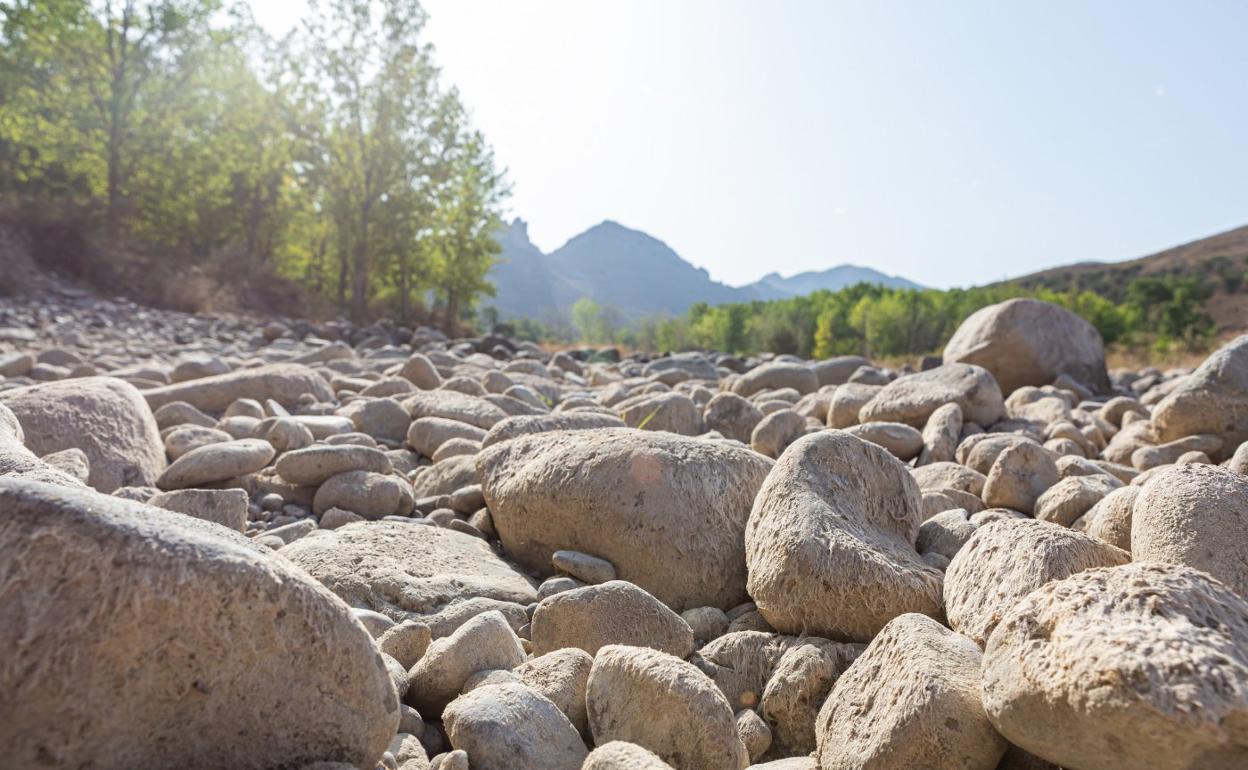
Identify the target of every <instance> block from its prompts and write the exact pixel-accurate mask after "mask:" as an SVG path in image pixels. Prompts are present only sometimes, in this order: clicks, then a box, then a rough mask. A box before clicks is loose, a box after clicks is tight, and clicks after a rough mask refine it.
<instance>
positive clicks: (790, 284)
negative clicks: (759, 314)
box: [741, 265, 923, 299]
mask: <svg viewBox="0 0 1248 770" xmlns="http://www.w3.org/2000/svg"><path fill="white" fill-rule="evenodd" d="M856 283H874V284H878V285H880V286H887V287H889V288H890V289H921V288H923V287H922V286H920V285H919V284H917V283H915V282H914V281H910V280H907V279H905V278H901V277H900V276H895V275H885V274H884V273H881V272H880V271H878V270H872V269H871V268H869V267H859V266H857V265H837V266H836V267H830V268H828V269H827V270H807V271H806V272H804V273H798V274H797V275H792V276H789V277H788V278H783V277H781V275H780V274H779V273H768V274H767V275H765V276H763V277H762V278H760V279H758V280H757V281H755V282H754V283H751V284H746V285H745V286H743V287H741V288H742V289H744V290H746V291H753V292H754V293H755V294H757V295H758V298H759V299H787V298H789V297H801V296H804V295H806V294H811V293H813V292H816V291H820V290H821V289H826V290H828V291H836V290H838V289H844V288H845V287H846V286H853V285H854V284H856Z"/></svg>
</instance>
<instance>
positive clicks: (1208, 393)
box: [1152, 334, 1248, 460]
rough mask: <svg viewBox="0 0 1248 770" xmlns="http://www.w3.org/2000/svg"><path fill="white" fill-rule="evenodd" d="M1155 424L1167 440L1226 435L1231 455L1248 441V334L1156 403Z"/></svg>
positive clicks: (1225, 448) (1224, 454) (1225, 445)
mask: <svg viewBox="0 0 1248 770" xmlns="http://www.w3.org/2000/svg"><path fill="white" fill-rule="evenodd" d="M1152 424H1153V427H1154V430H1155V431H1156V433H1157V438H1158V439H1159V440H1160V441H1162V442H1167V441H1174V440H1176V439H1181V438H1183V437H1185V436H1194V435H1197V434H1201V433H1210V434H1214V435H1216V436H1219V437H1220V438H1222V446H1223V451H1222V452H1221V453H1218V454H1217V455H1216V456H1215V457H1214V459H1215V460H1222V459H1225V458H1226V457H1230V456H1231V453H1232V452H1234V451H1235V448H1236V447H1238V446H1239V445H1240V444H1241V443H1243V442H1245V441H1248V334H1246V335H1243V336H1240V337H1236V338H1235V339H1234V340H1232V341H1231V342H1229V343H1227V344H1226V345H1224V346H1223V347H1221V348H1220V349H1218V350H1217V351H1216V352H1215V353H1213V355H1211V356H1209V357H1208V358H1206V359H1205V360H1204V363H1202V364H1201V365H1200V366H1199V367H1197V369H1196V371H1195V372H1193V373H1192V374H1191V375H1189V376H1187V377H1184V378H1183V379H1182V381H1181V382H1180V383H1179V385H1178V386H1177V387H1176V388H1174V389H1173V390H1172V391H1170V394H1169V395H1167V396H1166V397H1165V398H1163V399H1162V400H1161V402H1160V403H1158V404H1157V406H1155V407H1153V417H1152Z"/></svg>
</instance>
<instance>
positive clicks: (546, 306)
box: [485, 219, 560, 318]
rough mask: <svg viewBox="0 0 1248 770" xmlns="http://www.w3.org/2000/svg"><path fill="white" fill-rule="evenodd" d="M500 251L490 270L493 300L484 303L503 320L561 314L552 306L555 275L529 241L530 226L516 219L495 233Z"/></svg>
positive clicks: (543, 257) (553, 303)
mask: <svg viewBox="0 0 1248 770" xmlns="http://www.w3.org/2000/svg"><path fill="white" fill-rule="evenodd" d="M498 245H499V246H501V247H502V249H503V251H502V253H501V254H500V255H499V260H498V263H497V264H495V265H494V268H493V270H491V271H490V281H491V282H492V283H493V284H494V297H493V298H492V299H486V300H485V304H487V305H493V306H494V307H496V308H498V312H499V314H500V315H502V316H503V317H505V318H517V317H527V318H553V317H555V316H558V315H559V314H560V310H559V307H558V306H557V305H556V304H555V295H554V286H553V285H554V284H555V282H556V276H553V275H551V273H550V271H549V270H548V269H547V267H546V255H545V254H543V253H542V251H541V249H539V248H537V247H536V246H534V245H533V242H532V241H530V240H529V226H528V224H527V223H526V222H525V221H524V220H523V219H516V220H514V221H512V223H511V224H509V225H507V226H506V227H504V228H503V229H502V230H501V231H500V232H499V234H498Z"/></svg>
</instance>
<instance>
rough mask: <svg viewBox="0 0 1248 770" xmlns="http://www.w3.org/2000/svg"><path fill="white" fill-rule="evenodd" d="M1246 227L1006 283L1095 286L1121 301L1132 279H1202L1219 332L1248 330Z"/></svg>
mask: <svg viewBox="0 0 1248 770" xmlns="http://www.w3.org/2000/svg"><path fill="white" fill-rule="evenodd" d="M1246 272H1248V226H1244V227H1237V228H1235V229H1234V230H1228V231H1226V232H1224V233H1218V234H1217V235H1212V236H1209V237H1207V238H1201V239H1199V240H1195V241H1192V242H1190V243H1185V244H1183V245H1181V246H1175V247H1173V248H1169V249H1166V250H1164V251H1159V252H1157V253H1156V254H1150V255H1149V256H1146V257H1140V258H1138V259H1132V260H1128V261H1126V262H1080V263H1077V264H1073V265H1065V266H1063V267H1054V268H1050V269H1048V270H1042V271H1040V272H1038V273H1032V274H1030V275H1025V276H1022V277H1020V278H1015V279H1012V280H1010V281H1008V282H1006V283H1012V284H1016V285H1019V286H1022V287H1023V288H1026V289H1039V288H1045V289H1052V290H1054V291H1071V290H1074V291H1083V290H1087V291H1094V292H1096V293H1097V294H1100V295H1102V296H1104V297H1107V298H1108V299H1111V300H1113V301H1115V302H1121V301H1122V300H1123V298H1124V296H1125V292H1126V291H1127V287H1128V286H1129V285H1130V283H1131V281H1132V280H1134V279H1136V278H1146V277H1156V278H1162V277H1183V276H1190V277H1196V278H1199V279H1200V280H1201V281H1202V282H1203V283H1204V284H1205V286H1206V288H1207V289H1208V290H1209V291H1211V296H1210V297H1209V299H1208V300H1207V302H1206V311H1207V312H1208V313H1209V315H1210V317H1211V318H1213V321H1214V324H1215V325H1216V327H1217V330H1218V331H1219V332H1227V331H1240V330H1244V329H1248V281H1245V277H1246V276H1245V273H1246Z"/></svg>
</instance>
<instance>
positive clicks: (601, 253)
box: [546, 220, 748, 320]
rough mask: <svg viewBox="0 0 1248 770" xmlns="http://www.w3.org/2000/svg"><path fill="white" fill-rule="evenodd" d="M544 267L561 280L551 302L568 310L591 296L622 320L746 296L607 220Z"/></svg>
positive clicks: (549, 258) (560, 250)
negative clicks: (618, 313)
mask: <svg viewBox="0 0 1248 770" xmlns="http://www.w3.org/2000/svg"><path fill="white" fill-rule="evenodd" d="M546 264H547V265H548V267H549V268H550V270H551V271H552V272H553V273H555V274H556V275H558V276H559V277H560V278H561V280H560V281H557V282H556V283H555V285H554V291H555V304H557V305H559V306H560V307H564V308H570V307H571V306H572V304H573V303H574V302H576V301H577V300H578V299H580V298H581V297H592V298H593V299H594V300H595V301H596V302H597V303H598V304H600V305H603V306H604V307H613V308H615V309H616V310H618V311H619V312H620V313H621V315H623V316H624V318H625V319H626V320H633V319H637V318H643V317H645V316H653V315H661V314H664V313H669V314H673V315H675V314H678V313H683V312H685V311H686V310H688V309H689V306H690V305H692V304H694V303H696V302H706V303H708V304H712V305H719V304H723V303H725V302H740V301H742V300H744V299H747V298H748V297H747V295H744V294H742V292H741V291H740V290H739V289H734V288H732V287H731V286H726V285H724V284H722V283H719V282H718V281H713V280H711V276H710V274H709V273H707V272H706V271H705V270H703V269H701V268H698V267H694V266H693V265H691V264H689V263H688V262H686V261H685V260H683V259H681V258H680V255H679V254H677V253H676V252H674V251H672V249H671V248H670V247H669V246H668V245H667V244H666V243H663V242H662V241H660V240H658V239H657V238H654V237H652V236H650V235H647V234H646V233H643V232H641V231H640V230H631V229H629V228H627V227H624V226H623V225H620V224H618V223H616V222H612V221H610V220H608V221H606V222H603V223H601V224H598V225H594V226H593V227H591V228H590V229H588V230H586V231H585V232H583V233H581V234H580V235H578V236H576V237H575V238H573V239H572V240H570V241H568V242H567V243H565V244H564V245H562V246H560V247H559V248H558V249H556V250H555V251H553V252H551V253H550V254H549V255H548V256H547V257H546Z"/></svg>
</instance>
